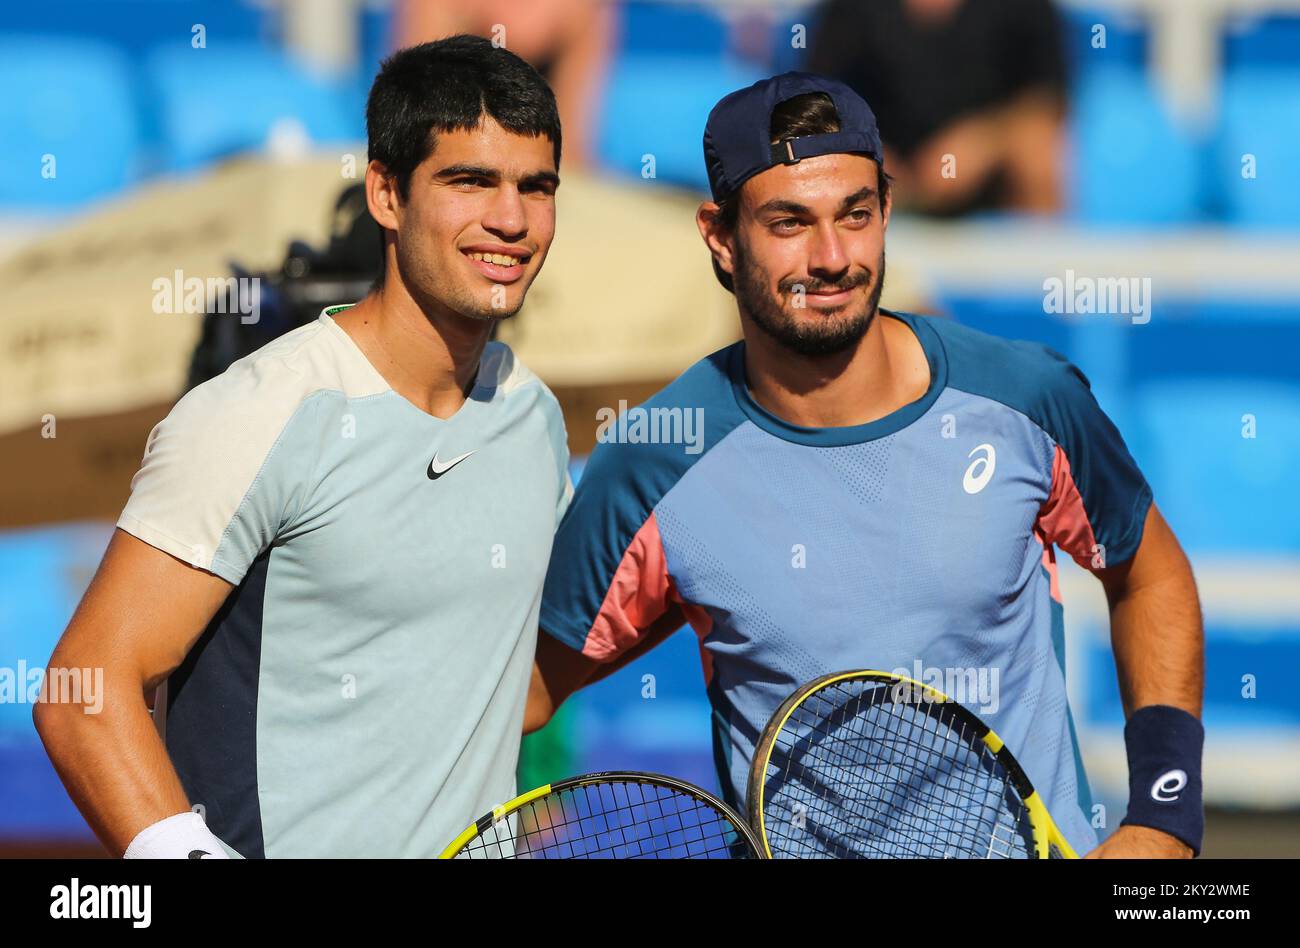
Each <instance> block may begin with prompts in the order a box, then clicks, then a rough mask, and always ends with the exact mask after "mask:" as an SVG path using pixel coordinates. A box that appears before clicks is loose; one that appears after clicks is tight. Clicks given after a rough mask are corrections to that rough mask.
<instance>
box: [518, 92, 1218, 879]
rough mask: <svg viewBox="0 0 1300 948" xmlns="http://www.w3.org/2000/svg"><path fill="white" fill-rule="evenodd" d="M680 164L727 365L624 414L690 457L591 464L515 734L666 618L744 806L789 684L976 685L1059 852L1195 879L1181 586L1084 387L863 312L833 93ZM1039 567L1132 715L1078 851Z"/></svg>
mask: <svg viewBox="0 0 1300 948" xmlns="http://www.w3.org/2000/svg"><path fill="white" fill-rule="evenodd" d="M704 156H705V162H706V164H707V166H708V174H709V178H710V181H711V184H712V191H713V200H712V201H708V202H705V203H704V204H702V205H701V207H700V209H699V211H698V215H697V216H698V224H699V229H700V233H701V234H702V235H703V237H704V241H705V243H706V244H707V245H708V248H709V252H710V253H711V254H712V256H713V264H714V267H715V270H716V272H717V275H718V278H719V279H720V280H721V281H722V283H723V285H724V286H726V287H727V288H728V289H729V290H731V291H732V292H733V293H734V294H735V297H736V304H737V306H738V308H739V310H740V319H741V323H742V327H743V331H744V339H743V341H742V342H739V343H736V344H735V345H733V346H730V347H728V348H726V349H723V350H721V351H720V352H716V353H714V354H713V355H711V356H709V357H708V358H706V359H704V360H703V361H701V362H699V363H697V364H696V365H695V366H693V367H692V368H691V369H689V370H688V371H687V372H685V373H684V374H683V375H682V376H681V377H680V378H678V379H677V380H676V381H675V382H673V383H672V384H671V385H669V386H668V387H667V388H665V389H663V390H662V391H661V392H659V393H658V394H657V395H656V396H655V397H654V398H652V399H651V400H650V401H649V402H648V403H647V404H646V406H642V408H641V409H638V410H639V411H643V412H647V413H648V412H650V411H652V410H653V409H664V410H668V411H669V412H670V413H671V412H673V411H677V412H691V411H697V410H702V413H703V420H704V429H705V439H704V444H703V449H702V450H699V448H698V446H694V445H693V446H691V447H692V450H690V451H687V450H684V449H683V447H682V446H681V445H674V444H663V443H657V444H656V443H616V442H611V443H605V444H601V445H599V446H598V447H597V449H596V451H595V453H594V454H593V455H592V457H591V460H590V462H589V464H588V466H587V468H586V472H585V474H584V476H583V479H582V482H581V484H580V485H579V488H578V491H577V494H576V495H575V497H574V500H573V503H572V505H571V506H570V508H569V510H568V512H567V513H566V514H565V517H564V520H563V522H562V523H561V525H560V530H559V534H558V535H557V537H556V542H555V548H554V551H553V553H552V560H551V569H550V572H549V574H548V577H547V581H546V588H545V593H544V595H543V600H542V610H541V624H542V629H543V630H544V632H545V633H547V634H545V635H543V636H542V637H541V638H540V640H539V643H538V657H537V667H536V669H535V671H534V675H533V687H532V691H531V694H530V704H529V713H528V716H527V726H528V727H530V728H534V727H538V726H540V725H541V724H543V723H544V722H545V721H546V720H547V719H548V717H549V715H550V714H551V713H552V712H553V710H554V708H555V706H556V705H558V704H559V703H560V702H561V701H563V700H564V698H565V696H566V695H568V694H569V693H570V692H571V691H573V690H574V689H576V688H578V687H581V686H582V684H584V683H586V682H588V681H591V680H593V679H595V678H599V677H601V676H602V675H603V674H605V673H607V672H608V670H609V669H610V668H611V667H613V666H617V665H619V664H621V663H623V662H626V661H628V660H630V659H631V658H632V657H635V656H636V655H638V654H641V653H642V652H644V651H645V650H647V649H648V648H651V647H653V646H654V645H655V644H656V643H657V642H658V641H660V640H661V639H662V638H664V637H665V635H666V634H667V633H669V632H670V631H672V630H673V629H676V628H677V627H678V626H680V625H681V624H682V623H683V620H685V621H686V622H689V624H690V625H691V626H692V627H693V629H694V630H695V633H696V635H697V636H698V637H699V640H700V649H701V655H702V658H703V663H704V671H705V677H706V679H707V681H708V696H709V699H710V701H711V703H712V706H713V711H714V714H713V722H714V748H715V756H716V762H717V767H718V775H719V780H720V782H721V785H722V787H723V789H724V793H725V794H726V795H727V796H728V798H729V801H730V802H731V803H733V804H737V805H740V804H743V801H744V800H745V789H746V778H747V774H748V770H749V766H750V757H751V755H752V753H753V748H754V744H755V742H756V740H757V738H758V736H759V735H760V734H761V732H762V730H763V728H764V725H765V724H766V723H767V721H768V720H769V718H770V716H771V715H772V714H773V712H774V711H775V710H776V708H777V706H778V705H779V704H780V703H781V702H782V700H783V699H784V698H786V697H787V696H788V695H789V694H790V693H791V692H793V691H794V690H795V688H796V687H797V686H798V685H800V684H802V683H803V682H806V681H808V680H810V679H812V678H814V677H816V676H818V675H821V674H824V673H828V672H834V671H840V670H844V669H850V668H879V669H884V670H887V671H892V670H895V669H903V670H907V671H908V673H909V674H910V673H912V669H914V667H915V665H916V664H917V663H920V664H921V665H922V666H923V667H925V668H927V669H949V670H961V669H985V670H988V671H989V672H994V671H996V672H997V675H996V677H994V676H993V675H992V674H990V675H989V680H992V681H997V682H998V683H999V694H1000V696H1001V699H1000V701H997V702H995V703H990V704H989V707H977V708H974V710H976V711H977V713H980V714H981V716H983V717H984V718H985V719H986V721H987V723H988V724H990V725H991V726H992V727H993V729H994V730H995V731H996V732H997V733H998V734H999V735H1001V736H1002V737H1003V738H1004V739H1005V740H1006V742H1007V745H1008V746H1009V747H1010V749H1011V751H1012V753H1013V754H1015V756H1016V758H1017V759H1018V760H1019V761H1020V762H1021V763H1022V764H1023V765H1024V767H1025V769H1026V771H1027V772H1028V775H1029V778H1030V780H1031V781H1032V783H1033V785H1034V786H1035V787H1036V788H1037V789H1038V790H1039V792H1040V794H1042V795H1043V796H1044V797H1045V802H1046V804H1047V807H1048V809H1049V811H1050V812H1051V813H1052V814H1053V815H1054V817H1055V819H1056V822H1057V824H1058V825H1059V826H1060V827H1061V829H1062V831H1063V833H1064V835H1065V836H1066V838H1067V840H1068V841H1069V843H1070V844H1071V846H1072V847H1073V848H1074V849H1075V851H1077V852H1080V853H1083V852H1087V851H1090V850H1091V851H1093V852H1094V854H1095V855H1099V856H1100V855H1105V856H1164V857H1178V856H1190V855H1192V854H1193V853H1195V852H1197V851H1198V850H1199V848H1200V845H1201V835H1202V822H1203V818H1202V808H1201V793H1200V762H1201V744H1202V739H1203V733H1202V729H1201V725H1200V722H1199V720H1198V715H1199V712H1200V704H1201V692H1202V681H1201V679H1202V630H1201V619H1200V611H1199V606H1198V602H1197V594H1196V588H1195V585H1194V582H1193V578H1192V573H1191V570H1190V568H1189V566H1188V563H1187V560H1186V558H1185V557H1184V556H1183V553H1182V551H1181V550H1180V548H1179V546H1178V543H1177V541H1176V540H1175V538H1174V536H1173V534H1172V533H1171V532H1170V529H1169V527H1168V526H1167V525H1166V523H1165V521H1164V520H1163V519H1162V517H1161V516H1160V514H1159V512H1158V511H1157V510H1156V508H1155V506H1154V504H1153V503H1152V496H1151V490H1150V488H1149V487H1148V486H1147V483H1146V481H1145V480H1144V479H1143V477H1142V474H1141V472H1140V471H1139V470H1138V468H1137V466H1136V465H1135V464H1134V462H1133V459H1132V457H1130V455H1129V453H1128V451H1127V449H1126V448H1125V446H1124V442H1123V440H1122V439H1121V437H1120V435H1119V432H1118V431H1117V430H1116V429H1115V427H1114V425H1113V424H1111V422H1110V421H1109V419H1108V418H1107V417H1106V415H1105V414H1104V413H1103V412H1102V410H1101V408H1099V407H1098V405H1097V402H1096V401H1095V400H1094V398H1093V396H1092V393H1091V392H1090V390H1089V384H1088V380H1087V379H1086V378H1085V377H1084V375H1083V373H1081V372H1080V371H1079V370H1078V369H1077V368H1075V367H1074V366H1073V365H1071V364H1070V363H1068V362H1067V361H1066V360H1065V359H1064V358H1063V357H1061V356H1060V355H1058V354H1057V353H1055V352H1053V351H1052V350H1050V349H1047V348H1044V347H1043V346H1041V345H1037V344H1035V343H1031V342H1011V341H1007V340H1003V339H999V338H996V337H993V336H989V335H985V334H983V333H979V332H975V331H973V330H970V329H967V328H964V327H962V326H960V325H958V324H956V323H953V322H950V321H947V320H942V319H928V318H924V317H921V316H914V315H911V314H908V313H894V312H888V311H885V310H881V309H879V308H878V305H877V303H878V300H879V298H880V292H881V286H882V282H883V279H884V274H885V230H886V227H887V226H888V223H889V209H890V203H889V179H888V178H887V177H886V175H885V171H884V169H883V168H882V166H881V149H880V139H879V137H878V134H877V129H876V123H875V119H874V117H873V116H872V113H871V110H870V109H869V108H868V106H867V104H866V103H865V102H864V101H862V99H861V98H859V97H858V96H857V95H856V94H855V93H853V92H852V91H851V90H849V88H848V87H846V86H844V85H843V84H841V83H839V82H835V81H833V80H829V79H825V78H822V77H818V76H814V75H808V74H800V73H787V74H785V75H782V76H778V77H776V78H773V79H768V80H764V81H762V82H759V83H756V84H755V85H753V86H751V87H749V88H747V89H743V90H741V91H739V92H736V93H733V94H731V95H729V96H727V97H726V98H724V99H723V100H722V101H721V102H719V103H718V105H717V106H716V107H715V108H714V109H713V111H712V113H711V114H710V116H709V119H708V126H707V128H706V131H705V134H704ZM646 417H648V418H650V419H651V420H650V424H653V423H654V422H653V418H654V417H655V416H654V415H653V414H647V415H646ZM659 417H661V418H662V417H665V416H664V415H662V414H661V415H660V416H659ZM666 417H669V418H671V417H672V415H671V414H669V415H667V416H666ZM643 422H644V418H643ZM614 430H620V429H614ZM621 430H633V429H631V428H623V429H621ZM627 440H629V441H630V440H631V439H630V438H629V439H627ZM644 440H649V439H644ZM1058 547H1059V548H1060V549H1061V550H1062V551H1064V552H1065V553H1066V554H1068V555H1069V556H1071V557H1073V558H1074V559H1075V560H1076V561H1077V562H1078V563H1080V564H1081V565H1083V566H1084V567H1085V568H1087V569H1089V570H1091V571H1092V572H1093V573H1094V574H1095V575H1096V576H1097V577H1098V578H1099V579H1100V580H1101V582H1102V584H1103V586H1104V587H1105V590H1106V594H1107V596H1108V597H1109V601H1110V609H1111V626H1112V638H1113V642H1114V650H1115V658H1116V665H1117V667H1118V670H1119V683H1120V690H1121V693H1122V696H1123V700H1124V706H1125V710H1126V712H1127V715H1128V724H1127V727H1126V728H1125V738H1126V741H1127V747H1128V757H1129V766H1130V774H1131V782H1132V789H1131V797H1130V801H1129V809H1128V814H1127V816H1126V818H1125V819H1124V821H1123V825H1122V826H1121V827H1119V828H1118V829H1116V830H1115V831H1114V833H1113V834H1112V835H1111V836H1110V837H1109V839H1107V841H1106V842H1105V843H1104V844H1102V845H1101V846H1100V847H1099V846H1098V844H1097V841H1098V833H1097V831H1096V830H1097V826H1096V824H1095V823H1094V816H1095V814H1094V810H1093V806H1092V802H1091V799H1090V797H1089V790H1088V782H1087V778H1086V776H1085V774H1084V769H1083V765H1082V762H1081V758H1080V753H1079V746H1078V741H1077V740H1076V737H1075V730H1074V724H1073V721H1072V719H1071V714H1070V709H1069V705H1068V704H1067V701H1066V687H1065V662H1064V659H1065V655H1064V642H1063V622H1062V611H1061V602H1060V595H1059V590H1058V585H1057V566H1056V555H1057V554H1056V548H1058ZM954 697H956V698H957V699H958V700H962V697H961V696H960V695H954Z"/></svg>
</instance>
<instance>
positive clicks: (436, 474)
mask: <svg viewBox="0 0 1300 948" xmlns="http://www.w3.org/2000/svg"><path fill="white" fill-rule="evenodd" d="M473 453H474V452H473V451H466V452H465V453H464V454H462V455H461V456H460V457H458V458H452V459H451V460H450V461H439V460H438V453H437V452H436V451H435V452H434V454H433V460H432V461H430V462H429V480H431V481H436V480H437V479H438V478H440V477H442V475H444V474H446V473H447V472H448V471H450V470H451V469H452V468H453V467H455V466H456V465H457V464H459V463H460V462H461V461H463V460H465V459H466V458H467V457H469V456H470V455H471V454H473Z"/></svg>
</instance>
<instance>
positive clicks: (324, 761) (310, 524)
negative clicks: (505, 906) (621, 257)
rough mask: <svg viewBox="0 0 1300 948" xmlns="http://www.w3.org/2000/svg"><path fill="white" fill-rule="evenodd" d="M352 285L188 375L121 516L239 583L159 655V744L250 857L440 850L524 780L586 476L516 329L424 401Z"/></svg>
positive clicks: (138, 532)
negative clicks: (533, 682) (176, 653)
mask: <svg viewBox="0 0 1300 948" xmlns="http://www.w3.org/2000/svg"><path fill="white" fill-rule="evenodd" d="M342 308H343V307H335V308H332V309H328V310H326V311H325V312H324V313H322V314H321V317H320V319H319V320H318V321H316V322H314V323H312V324H310V325H307V326H303V327H302V328H300V329H297V330H294V331H293V332H290V333H288V334H286V335H285V336H282V337H281V338H279V339H277V340H275V341H274V342H272V343H271V344H269V345H267V346H265V347H264V348H262V349H260V350H258V351H257V352H255V353H253V354H252V355H250V356H248V357H247V358H244V359H241V360H240V361H238V362H236V363H235V364H234V365H232V366H231V367H230V368H229V369H227V370H226V372H224V373H223V374H222V375H220V376H218V377H217V378H214V379H212V380H211V381H209V382H206V383H204V384H203V385H200V386H199V387H197V388H196V389H194V390H193V391H192V392H190V393H189V394H187V395H186V396H185V397H184V398H183V399H181V401H180V402H179V403H178V404H177V405H176V407H175V408H173V409H172V411H171V413H170V414H169V415H168V416H167V418H166V419H164V420H163V421H162V422H161V423H160V424H159V425H158V426H157V427H156V428H155V429H154V430H153V432H152V434H151V435H150V436H149V441H148V446H147V447H146V449H145V455H144V461H143V465H142V467H141V469H140V472H139V473H138V474H137V475H136V476H135V479H134V480H133V481H132V484H131V498H130V500H129V502H128V503H127V505H126V509H125V510H124V512H123V513H122V517H121V519H120V520H119V521H118V526H119V527H120V528H121V529H122V530H124V531H126V532H128V533H131V534H133V535H135V536H137V537H139V538H140V539H142V540H144V541H145V542H146V543H149V544H151V545H152V546H155V547H157V548H158V549H160V550H163V551H165V552H167V553H169V554H171V555H173V556H175V557H178V558H180V559H183V560H185V561H187V562H189V563H191V564H192V565H194V566H196V567H198V568H200V569H204V570H208V571H210V572H212V573H215V574H216V575H218V576H220V577H222V578H223V579H225V580H227V581H228V582H230V583H233V584H235V585H236V587H237V588H236V589H235V590H234V591H233V592H232V593H231V596H230V598H229V599H228V600H227V602H226V604H225V605H224V606H223V608H222V609H221V610H220V611H219V612H218V614H217V615H216V617H215V618H214V620H213V621H212V623H211V625H210V626H209V627H208V629H207V630H206V631H205V632H204V634H203V636H202V637H201V638H200V640H199V641H198V643H197V645H196V646H195V647H194V649H193V650H192V651H191V652H190V654H189V656H188V658H187V659H186V660H185V662H184V664H183V665H182V666H181V667H180V668H179V669H178V670H177V671H176V672H175V673H174V674H173V675H172V677H171V679H170V682H169V695H168V723H167V748H168V751H169V753H170V755H171V758H172V760H173V762H174V763H175V765H176V768H177V770H178V772H179V774H180V778H181V782H182V784H183V785H184V787H185V789H186V792H187V793H188V794H189V796H190V799H191V800H192V801H193V802H194V803H196V804H202V805H203V807H204V810H205V814H206V818H207V822H208V825H209V827H210V828H211V829H212V830H213V832H214V833H216V834H217V836H219V837H220V838H221V839H222V840H223V841H224V842H225V843H226V844H227V845H228V846H230V847H231V848H232V849H233V850H235V851H236V852H237V853H238V854H241V855H244V856H248V857H258V856H269V857H276V856H426V857H427V856H434V855H437V854H438V853H439V852H440V851H441V849H442V848H443V846H445V845H446V844H447V843H448V842H449V841H450V840H451V839H452V838H453V837H455V835H456V834H457V833H458V832H460V830H462V829H464V828H465V827H466V826H468V825H469V823H470V822H471V821H472V820H473V819H474V818H475V817H476V816H478V815H480V814H481V813H483V812H484V811H485V810H489V809H491V808H492V807H493V806H494V805H495V804H497V803H500V802H501V801H503V800H507V799H509V798H510V797H511V796H513V795H514V792H515V784H514V771H515V765H516V759H517V755H518V748H519V736H520V730H521V724H522V719H523V712H524V702H525V697H526V693H527V687H528V681H529V675H530V670H531V668H532V662H533V651H534V646H535V642H536V628H537V614H538V606H539V602H540V597H541V590H542V580H543V577H544V575H545V572H546V566H547V561H548V558H549V555H550V551H551V540H552V537H553V536H554V533H555V528H556V524H557V522H558V518H559V516H560V515H561V513H562V512H563V510H564V507H565V505H566V504H567V502H568V498H569V495H570V493H571V492H572V488H571V486H570V484H569V480H568V475H567V462H568V451H567V448H566V442H565V432H564V423H563V419H562V416H561V414H560V409H559V406H558V404H557V403H556V401H555V398H554V396H553V395H552V394H551V393H550V392H549V391H548V390H547V388H546V386H545V385H543V384H542V382H541V381H540V380H539V379H538V378H537V377H536V376H534V375H533V374H532V373H531V372H529V371H528V369H527V368H525V367H524V366H523V365H522V364H520V363H519V362H518V361H517V360H516V359H515V358H514V356H513V354H512V353H511V351H510V349H509V348H508V347H506V346H505V345H502V344H500V343H496V342H493V343H489V344H488V346H487V349H486V350H485V352H484V353H483V357H482V360H481V362H480V365H479V370H478V375H477V378H476V381H475V384H474V387H473V390H472V391H471V392H470V394H469V397H468V399H467V400H466V401H465V403H464V405H463V406H462V407H461V408H460V409H459V410H458V411H457V412H456V413H455V414H454V415H453V416H452V417H450V418H447V419H440V418H435V417H433V416H431V415H429V414H427V413H426V412H424V411H421V410H420V409H418V408H416V407H415V405H413V404H412V403H411V402H409V401H407V400H406V399H405V398H403V397H402V396H401V395H399V394H397V393H396V392H395V391H393V390H392V388H391V387H390V386H389V385H388V383H387V382H385V381H384V379H383V377H382V376H381V375H380V374H379V372H378V371H377V370H376V369H375V368H374V367H373V366H372V365H371V364H370V362H369V361H368V360H367V359H366V357H365V356H364V355H363V354H362V352H361V350H360V349H358V348H357V346H356V345H355V344H354V343H353V341H352V339H351V338H350V337H349V336H348V335H347V333H345V332H344V331H343V330H342V329H341V328H340V327H339V326H338V325H337V324H336V323H335V322H334V321H333V320H332V319H331V318H330V317H331V314H332V313H335V312H337V311H338V310H340V309H342Z"/></svg>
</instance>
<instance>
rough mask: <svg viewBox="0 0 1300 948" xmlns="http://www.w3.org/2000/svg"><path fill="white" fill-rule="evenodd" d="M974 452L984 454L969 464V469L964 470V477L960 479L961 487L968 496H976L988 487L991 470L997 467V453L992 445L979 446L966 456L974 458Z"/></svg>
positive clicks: (991, 476)
mask: <svg viewBox="0 0 1300 948" xmlns="http://www.w3.org/2000/svg"><path fill="white" fill-rule="evenodd" d="M976 451H982V452H984V453H983V454H981V455H980V456H979V457H977V458H975V460H974V461H972V462H971V465H970V467H968V468H966V476H965V477H963V478H962V479H961V486H962V488H963V489H964V490H965V491H966V493H968V494H978V493H979V492H980V491H982V490H983V489H984V488H985V487H986V486H988V482H989V481H990V480H992V478H993V470H994V468H996V467H997V466H998V453H997V451H995V450H994V449H993V445H991V444H981V445H979V446H978V447H977V448H975V450H974V451H971V453H970V454H968V455H966V456H967V457H968V458H970V457H975V452H976Z"/></svg>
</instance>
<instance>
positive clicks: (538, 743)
mask: <svg viewBox="0 0 1300 948" xmlns="http://www.w3.org/2000/svg"><path fill="white" fill-rule="evenodd" d="M573 714H574V702H572V701H568V702H565V703H564V704H562V705H560V708H559V710H558V711H556V712H555V714H554V716H553V717H552V718H551V720H550V723H549V724H547V725H546V727H544V728H542V729H541V730H540V731H534V732H533V733H532V734H527V735H525V736H524V741H523V744H521V745H520V747H519V767H518V768H517V770H516V771H515V775H516V779H517V780H518V781H519V792H520V793H524V792H525V791H528V790H531V789H533V788H534V787H540V786H542V785H544V784H548V783H551V782H553V781H555V780H562V779H563V778H565V777H573V776H575V775H576V774H575V771H574V766H575V763H574V762H575V755H574V752H573Z"/></svg>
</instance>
